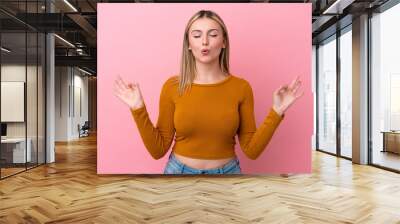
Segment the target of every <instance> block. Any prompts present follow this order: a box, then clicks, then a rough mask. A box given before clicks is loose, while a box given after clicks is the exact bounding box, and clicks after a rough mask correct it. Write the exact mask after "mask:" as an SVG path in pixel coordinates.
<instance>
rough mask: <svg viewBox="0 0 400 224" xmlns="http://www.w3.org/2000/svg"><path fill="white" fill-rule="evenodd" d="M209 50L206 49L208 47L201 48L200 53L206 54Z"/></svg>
mask: <svg viewBox="0 0 400 224" xmlns="http://www.w3.org/2000/svg"><path fill="white" fill-rule="evenodd" d="M209 52H210V50H208V49H203V50H201V53H202V54H208V53H209Z"/></svg>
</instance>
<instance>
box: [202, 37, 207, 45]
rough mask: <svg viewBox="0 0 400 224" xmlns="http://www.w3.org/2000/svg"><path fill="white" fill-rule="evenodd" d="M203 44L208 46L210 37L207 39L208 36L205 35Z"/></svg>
mask: <svg viewBox="0 0 400 224" xmlns="http://www.w3.org/2000/svg"><path fill="white" fill-rule="evenodd" d="M202 42H203V45H207V44H208V37H207V35H205V37H203V40H202Z"/></svg>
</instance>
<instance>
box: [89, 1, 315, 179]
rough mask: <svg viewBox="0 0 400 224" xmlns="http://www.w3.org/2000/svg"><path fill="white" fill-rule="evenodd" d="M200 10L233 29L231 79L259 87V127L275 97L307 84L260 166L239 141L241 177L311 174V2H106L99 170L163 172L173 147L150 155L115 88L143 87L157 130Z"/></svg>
mask: <svg viewBox="0 0 400 224" xmlns="http://www.w3.org/2000/svg"><path fill="white" fill-rule="evenodd" d="M201 9H210V10H213V11H215V12H216V13H217V14H219V15H220V16H221V17H222V19H223V20H224V22H225V24H226V26H227V28H228V34H229V38H230V44H231V49H230V52H231V54H230V66H231V73H232V74H234V75H236V76H239V77H243V78H245V79H246V80H248V81H249V82H250V84H251V85H252V88H253V92H254V97H255V116H256V122H257V127H258V126H259V125H260V124H261V122H262V121H263V120H264V118H265V116H266V115H267V112H268V111H269V108H270V107H271V106H272V92H273V91H274V90H275V89H277V88H278V87H279V86H280V85H281V84H285V83H290V81H292V80H293V79H294V78H295V76H296V75H300V77H301V80H302V81H303V86H302V88H301V89H302V90H304V91H305V94H304V96H303V97H302V98H300V99H299V100H298V101H297V102H296V103H295V104H294V105H293V106H292V107H290V108H289V109H288V111H287V112H286V116H285V119H284V120H283V121H282V123H281V125H280V126H279V127H278V129H277V131H276V132H275V134H274V136H273V138H272V140H271V142H270V143H269V145H268V146H267V148H266V149H265V151H264V152H263V153H262V154H261V156H260V157H259V158H258V159H257V160H251V159H249V158H247V157H246V156H245V154H244V153H243V152H242V151H241V149H240V146H239V142H238V141H237V140H236V142H237V143H236V154H237V155H238V157H239V160H240V162H241V167H242V172H243V173H244V174H266V173H309V172H311V137H312V132H313V97H312V92H311V3H306V4H302V3H299V4H293V3H290V4H270V3H250V4H249V3H211V4H209V3H207V4H205V3H193V4H188V3H185V4H180V3H171V4H165V3H162V4H155V3H132V4H130V3H114V4H112V3H99V4H98V17H97V18H98V40H97V45H98V60H97V61H98V80H97V85H98V133H97V135H98V154H97V172H98V173H99V174H162V173H163V169H164V167H165V165H166V163H167V161H168V156H169V154H170V152H171V149H170V151H169V152H168V153H167V154H166V155H165V156H164V157H163V158H161V159H159V160H154V159H153V158H152V157H151V156H150V154H149V153H148V151H147V149H146V148H145V147H144V144H143V142H142V139H141V137H140V134H139V132H138V129H137V127H136V124H135V123H134V120H133V117H132V116H131V114H130V111H129V109H128V107H127V106H126V105H125V104H123V103H122V102H121V101H120V100H119V99H118V98H117V97H115V96H114V95H113V91H112V90H113V86H112V83H113V81H114V80H115V78H116V76H117V75H121V76H122V78H123V79H125V80H128V81H138V82H139V84H140V87H141V91H142V94H143V97H144V100H145V103H146V106H147V109H148V111H149V114H150V118H151V120H152V122H153V124H154V125H155V124H156V122H157V117H158V103H159V96H160V91H161V87H162V84H163V83H164V82H165V80H166V79H167V78H168V77H170V76H172V75H174V74H178V72H179V63H180V56H181V49H182V40H183V32H184V28H185V25H186V23H187V21H188V20H189V18H190V17H191V16H192V15H193V14H195V13H196V12H197V11H198V10H201ZM173 144H174V142H173V143H172V145H171V148H172V146H173Z"/></svg>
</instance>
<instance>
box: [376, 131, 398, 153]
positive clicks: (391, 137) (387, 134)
mask: <svg viewBox="0 0 400 224" xmlns="http://www.w3.org/2000/svg"><path fill="white" fill-rule="evenodd" d="M381 133H383V150H382V152H393V153H396V154H400V131H381Z"/></svg>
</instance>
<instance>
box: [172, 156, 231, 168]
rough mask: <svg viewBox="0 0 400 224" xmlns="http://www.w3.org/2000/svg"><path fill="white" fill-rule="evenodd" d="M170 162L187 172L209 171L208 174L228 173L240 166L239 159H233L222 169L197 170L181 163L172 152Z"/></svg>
mask: <svg viewBox="0 0 400 224" xmlns="http://www.w3.org/2000/svg"><path fill="white" fill-rule="evenodd" d="M169 160H170V162H171V163H173V164H174V165H176V166H178V167H179V168H182V167H183V166H184V167H185V169H187V170H191V171H194V172H196V171H208V172H215V171H219V170H222V171H227V170H230V169H231V168H232V167H234V166H237V165H239V159H238V158H237V157H235V158H234V159H232V160H231V161H229V162H228V163H227V164H225V165H224V166H222V167H219V168H214V169H196V168H193V167H190V166H187V165H185V164H183V163H182V162H181V161H179V160H178V159H177V158H176V156H175V155H174V153H173V152H171V154H170V155H169Z"/></svg>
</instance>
